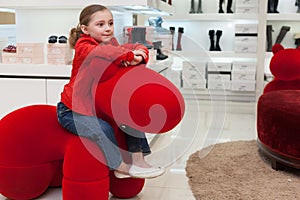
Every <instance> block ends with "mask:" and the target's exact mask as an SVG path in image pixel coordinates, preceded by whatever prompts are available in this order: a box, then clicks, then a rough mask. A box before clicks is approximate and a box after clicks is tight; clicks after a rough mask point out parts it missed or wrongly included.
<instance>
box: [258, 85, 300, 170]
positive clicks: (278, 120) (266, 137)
mask: <svg viewBox="0 0 300 200" xmlns="http://www.w3.org/2000/svg"><path fill="white" fill-rule="evenodd" d="M299 122H300V90H278V91H272V92H268V93H265V94H263V95H262V96H261V97H260V98H259V101H258V107H257V131H258V141H259V145H260V147H261V149H263V150H264V151H265V152H266V153H267V154H268V155H270V156H271V158H272V159H273V160H272V162H273V163H272V165H273V168H275V169H277V168H278V166H279V165H278V164H285V165H289V166H293V167H296V168H300V126H299Z"/></svg>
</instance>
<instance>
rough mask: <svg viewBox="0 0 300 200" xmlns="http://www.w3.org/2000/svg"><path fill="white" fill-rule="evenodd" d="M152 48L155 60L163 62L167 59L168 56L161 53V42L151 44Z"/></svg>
mask: <svg viewBox="0 0 300 200" xmlns="http://www.w3.org/2000/svg"><path fill="white" fill-rule="evenodd" d="M153 48H154V49H155V50H156V60H164V59H167V58H168V56H167V55H165V54H163V53H162V51H161V41H156V42H153Z"/></svg>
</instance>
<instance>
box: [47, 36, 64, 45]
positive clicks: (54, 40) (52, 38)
mask: <svg viewBox="0 0 300 200" xmlns="http://www.w3.org/2000/svg"><path fill="white" fill-rule="evenodd" d="M67 41H68V38H67V37H66V36H64V35H62V36H59V37H57V36H56V35H51V36H50V37H49V38H48V43H51V44H54V43H57V42H58V43H67Z"/></svg>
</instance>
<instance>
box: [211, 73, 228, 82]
mask: <svg viewBox="0 0 300 200" xmlns="http://www.w3.org/2000/svg"><path fill="white" fill-rule="evenodd" d="M207 80H209V81H221V80H223V81H230V74H208V75H207Z"/></svg>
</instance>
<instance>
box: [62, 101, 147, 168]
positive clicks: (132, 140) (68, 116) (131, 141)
mask: <svg viewBox="0 0 300 200" xmlns="http://www.w3.org/2000/svg"><path fill="white" fill-rule="evenodd" d="M57 117H58V121H59V123H60V124H61V125H62V126H63V127H64V128H65V129H67V130H68V131H70V132H71V133H73V134H75V135H78V136H81V137H85V138H88V139H90V140H92V141H94V142H96V144H97V145H98V146H99V148H100V149H101V150H102V152H103V154H104V156H105V159H106V162H107V165H108V167H109V168H110V169H111V170H114V169H116V168H118V167H119V165H120V164H121V162H122V156H121V153H120V149H119V146H118V143H117V140H116V138H115V134H114V130H113V128H112V127H111V126H110V124H109V123H107V122H106V121H104V120H102V119H100V118H97V117H93V116H86V115H82V114H79V113H76V112H73V111H72V110H71V109H69V108H68V107H66V106H65V105H64V104H63V103H62V102H59V103H58V104H57ZM120 128H121V129H122V130H123V131H124V132H126V133H127V134H126V143H127V146H128V151H129V152H143V153H144V154H149V153H150V152H151V151H150V147H149V145H148V141H147V139H146V137H145V133H143V132H140V131H138V130H135V129H133V128H131V127H128V126H126V125H122V126H121V127H120Z"/></svg>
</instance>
